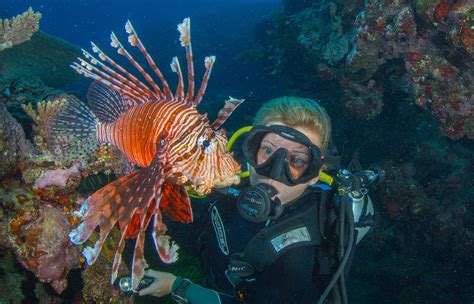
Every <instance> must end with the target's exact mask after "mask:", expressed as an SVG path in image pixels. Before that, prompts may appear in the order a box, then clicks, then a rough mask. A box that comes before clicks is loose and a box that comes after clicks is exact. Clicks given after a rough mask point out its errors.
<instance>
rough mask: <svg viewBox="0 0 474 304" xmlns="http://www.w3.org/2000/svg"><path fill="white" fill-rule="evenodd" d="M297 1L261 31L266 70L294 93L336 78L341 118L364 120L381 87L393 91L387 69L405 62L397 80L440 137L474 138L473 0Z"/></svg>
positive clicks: (375, 110) (378, 108) (379, 102)
mask: <svg viewBox="0 0 474 304" xmlns="http://www.w3.org/2000/svg"><path fill="white" fill-rule="evenodd" d="M309 2H311V1H309ZM292 4H294V3H293V1H287V2H286V5H287V6H291V5H292ZM295 5H296V7H299V8H300V9H298V12H297V13H287V14H286V15H282V14H279V15H275V16H274V18H273V23H272V24H271V25H269V26H267V30H266V31H261V32H263V33H264V34H262V36H261V37H260V40H261V41H262V44H263V45H264V52H265V55H266V56H264V58H266V59H265V60H266V65H267V68H268V70H269V71H271V73H270V74H273V75H282V76H284V77H285V78H288V81H287V83H289V84H290V87H291V88H292V89H293V90H294V88H295V87H296V88H297V87H301V88H302V89H304V91H306V92H309V93H310V94H311V91H312V90H316V89H317V88H318V87H320V86H321V84H322V83H324V82H325V81H335V82H336V83H337V85H338V87H339V88H340V89H341V90H342V92H343V94H342V99H341V101H342V103H343V108H344V109H345V113H346V116H353V117H355V118H359V119H366V120H367V119H374V118H375V117H377V116H378V115H379V114H380V113H381V112H382V110H383V108H384V107H383V104H384V102H385V101H384V99H385V98H386V97H385V96H387V95H388V94H386V93H385V91H389V92H392V91H393V90H394V89H395V88H393V87H387V86H382V85H381V83H383V82H384V79H387V78H390V77H393V75H390V74H388V72H389V71H390V70H392V69H393V66H399V65H401V64H403V63H404V65H405V66H406V69H405V73H404V74H402V75H399V81H398V82H399V83H400V82H402V81H403V82H404V83H405V85H406V89H405V91H406V92H408V93H409V94H410V95H411V96H412V98H411V102H412V103H413V104H418V105H419V106H421V107H422V109H425V110H427V111H429V112H430V113H431V114H432V115H433V116H434V117H435V118H436V119H437V121H438V123H439V129H440V131H441V133H442V134H443V135H445V136H447V137H449V138H451V139H455V140H457V139H461V138H463V137H466V138H469V139H472V138H473V125H474V109H473V107H474V106H473V96H472V91H473V87H472V86H473V83H474V81H473V80H474V72H473V70H474V69H473V67H474V61H473V60H472V59H473V45H474V29H473V27H472V24H473V15H474V14H473V13H474V5H473V4H472V1H465V0H460V1H442V0H439V1H413V2H410V1H386V0H371V1H366V2H365V3H364V4H362V3H357V2H354V3H353V2H350V1H343V0H340V1H334V2H333V1H322V2H317V1H312V2H311V4H309V3H308V1H307V2H304V3H300V2H297V4H295ZM301 6H303V7H305V8H304V9H303V8H301ZM293 10H294V8H290V9H287V12H292V11H293ZM291 48H293V49H294V51H292V50H291ZM295 66H304V67H305V71H301V70H299V69H295V68H294V67H295ZM304 74H307V75H311V77H309V76H305V75H304ZM315 75H318V76H319V77H318V78H315V77H314V76H315ZM407 79H408V82H407V81H406V80H407ZM374 81H375V82H376V83H377V85H376V86H373V85H372V84H373V83H375V82H374ZM310 82H313V85H312V86H311V84H310ZM323 85H324V84H323ZM313 88H314V89H313ZM370 91H372V92H370Z"/></svg>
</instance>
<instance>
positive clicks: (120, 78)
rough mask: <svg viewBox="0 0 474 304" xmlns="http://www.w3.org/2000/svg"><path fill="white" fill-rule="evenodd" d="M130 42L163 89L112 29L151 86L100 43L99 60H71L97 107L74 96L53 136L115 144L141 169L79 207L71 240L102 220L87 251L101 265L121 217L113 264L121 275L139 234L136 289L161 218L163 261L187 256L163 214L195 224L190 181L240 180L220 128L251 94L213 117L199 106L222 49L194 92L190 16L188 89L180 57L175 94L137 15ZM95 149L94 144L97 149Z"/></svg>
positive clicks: (81, 238)
mask: <svg viewBox="0 0 474 304" xmlns="http://www.w3.org/2000/svg"><path fill="white" fill-rule="evenodd" d="M125 30H126V32H127V33H128V41H129V43H130V44H131V45H132V46H135V47H138V49H139V50H140V52H141V53H142V54H143V56H144V57H145V59H146V61H147V62H148V64H149V65H150V67H151V69H152V70H153V72H154V73H155V74H156V75H157V76H158V78H159V79H160V82H161V87H160V86H159V85H158V84H157V83H155V81H154V80H153V79H152V77H151V76H150V75H149V74H148V73H147V72H146V71H145V69H144V68H143V67H142V66H141V65H140V64H139V63H138V62H137V61H136V60H135V59H134V58H133V57H132V55H130V53H129V52H128V51H127V50H126V49H125V47H124V46H123V45H122V44H121V43H120V41H119V39H118V38H117V36H116V35H115V34H114V33H113V32H112V34H111V41H112V42H111V45H112V47H114V48H116V49H117V52H118V53H119V54H120V55H123V56H125V57H126V58H127V59H128V60H129V61H130V63H131V64H132V65H133V66H134V67H135V68H136V69H137V70H138V71H139V72H140V74H141V76H143V78H144V79H145V80H146V82H148V85H147V84H145V83H144V82H142V81H141V80H139V78H137V77H136V76H134V75H132V74H131V73H129V72H128V71H127V70H126V69H125V68H123V67H122V66H121V65H119V64H118V63H116V62H115V61H114V60H112V59H111V58H110V57H109V56H107V55H106V54H105V53H104V52H103V51H102V50H100V49H99V47H98V46H97V45H96V44H94V43H93V42H91V43H92V50H93V52H94V53H96V54H97V55H98V58H96V57H94V56H93V55H91V54H90V53H88V52H87V51H85V50H82V52H83V55H84V57H85V59H81V58H78V60H79V62H74V63H73V64H72V65H71V67H72V68H73V69H74V70H76V71H77V72H78V73H79V74H82V75H84V76H85V77H89V78H92V79H94V80H95V81H94V82H93V83H92V84H91V87H90V88H89V91H88V96H87V97H88V102H89V106H90V108H89V107H87V106H86V105H85V104H83V103H82V102H81V101H80V100H78V99H75V98H72V99H71V100H70V101H69V103H68V105H67V106H66V108H65V109H64V110H63V112H61V113H60V114H58V115H57V116H56V118H55V119H54V121H53V122H52V124H51V128H50V134H49V135H50V138H51V141H53V142H55V144H56V146H58V147H61V148H62V149H63V150H64V147H67V146H68V145H74V142H75V143H76V145H77V143H78V142H79V143H81V149H82V150H83V151H85V150H87V149H88V150H89V151H90V150H91V149H92V148H93V147H96V146H98V144H102V143H109V144H111V145H113V146H115V147H117V148H118V149H119V150H120V151H121V152H122V153H123V154H124V156H125V157H126V158H127V159H128V160H129V161H130V162H131V163H134V164H136V165H138V166H139V167H141V168H140V169H138V170H136V171H133V172H132V173H130V174H128V175H126V176H123V177H121V178H119V179H117V180H115V181H114V182H112V183H110V184H108V185H106V186H104V187H103V188H101V189H99V190H98V191H96V192H95V193H93V194H92V195H91V196H90V197H89V198H87V199H86V200H85V202H84V203H83V204H82V206H81V208H80V210H79V211H77V212H76V214H77V215H78V216H80V217H81V223H80V225H79V226H78V227H77V228H76V229H74V230H72V231H71V233H70V234H69V237H70V239H71V241H72V242H73V243H74V244H77V245H79V244H83V243H84V242H85V241H87V240H88V238H89V237H90V235H91V233H92V232H93V231H94V230H95V229H96V228H97V227H99V238H98V240H97V241H96V242H95V245H94V246H93V247H90V246H88V247H85V248H84V249H83V252H82V254H83V256H84V257H85V259H86V261H87V263H88V264H89V265H91V264H93V263H94V262H95V261H96V259H97V257H98V255H99V254H100V251H101V248H102V246H103V244H104V242H105V240H106V239H107V236H108V234H109V233H110V231H111V230H112V228H113V227H114V226H115V224H116V223H118V225H119V228H120V231H121V238H120V241H119V243H118V245H117V249H116V252H115V257H114V261H113V266H112V275H111V282H112V283H113V282H114V281H115V279H116V278H117V273H118V269H119V265H120V263H121V256H122V252H123V250H124V247H125V239H127V238H136V242H135V249H134V254H133V262H132V265H131V267H132V269H131V273H132V274H131V276H132V285H133V288H134V289H136V287H137V286H138V283H139V281H140V279H141V278H142V277H143V275H144V268H145V267H146V262H145V260H144V240H145V231H146V228H147V226H148V224H149V223H150V221H151V219H152V218H153V239H154V243H155V247H156V250H157V252H158V254H159V256H160V258H161V259H162V260H163V261H164V262H166V263H172V262H174V261H175V260H176V259H177V249H178V246H177V245H176V244H175V243H174V242H172V241H171V239H170V237H169V236H168V235H166V234H165V232H166V230H167V228H166V226H165V224H164V223H163V215H166V216H167V217H168V218H170V219H171V220H174V221H180V222H191V221H192V220H193V214H192V209H191V204H190V199H189V197H188V193H187V191H186V189H185V186H189V187H190V188H191V190H193V191H195V192H197V193H198V194H207V193H209V192H210V191H211V190H212V189H213V188H215V187H223V186H228V185H231V184H235V183H238V182H239V177H238V173H239V172H240V166H239V164H238V163H237V162H236V161H235V159H234V158H233V156H232V155H231V154H230V153H229V152H227V151H226V144H227V138H226V135H225V131H224V130H223V129H219V128H220V126H221V125H222V124H223V123H224V121H225V120H226V119H227V118H228V117H229V115H230V114H231V113H232V111H233V110H234V109H235V108H236V107H237V106H238V105H239V104H240V103H241V102H242V101H243V100H238V99H233V98H230V99H229V100H228V101H226V103H225V105H224V107H223V108H222V109H221V110H220V112H219V113H218V115H217V118H216V120H215V121H214V122H213V123H210V122H209V120H208V119H207V115H201V114H199V113H198V111H197V110H196V107H197V106H198V105H199V103H200V101H201V100H202V97H203V95H204V92H205V90H206V87H207V83H208V80H209V76H210V74H211V69H212V66H213V64H214V61H215V56H210V57H206V58H205V61H204V63H205V67H206V70H205V73H204V76H203V80H202V84H201V87H200V89H199V91H198V93H197V95H196V96H194V90H195V89H194V63H193V54H192V48H191V36H190V19H189V18H186V19H184V21H183V23H181V24H179V25H178V31H179V32H180V42H181V45H182V46H183V47H184V48H185V49H186V61H187V72H188V77H187V78H188V79H187V80H188V81H187V82H188V84H187V92H185V90H184V81H183V74H182V72H181V68H180V65H179V61H178V59H177V57H174V58H173V60H172V62H171V69H172V70H173V72H175V73H176V74H177V76H178V82H177V89H176V91H175V93H174V94H173V93H172V92H171V90H170V87H169V85H168V83H167V82H166V80H165V78H164V77H163V74H162V73H161V71H160V70H159V69H158V67H157V66H156V64H155V62H154V60H153V59H152V58H151V56H150V55H149V54H148V52H147V50H146V49H145V46H144V45H143V43H142V42H141V40H140V39H139V37H138V35H137V34H136V32H135V29H134V28H133V26H132V24H131V23H130V21H127V22H126V24H125ZM91 147H92V148H91Z"/></svg>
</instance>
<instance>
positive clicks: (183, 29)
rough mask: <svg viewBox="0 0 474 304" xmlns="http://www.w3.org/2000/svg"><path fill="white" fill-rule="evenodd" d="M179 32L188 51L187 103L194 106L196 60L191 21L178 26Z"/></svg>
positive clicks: (186, 19) (187, 19)
mask: <svg viewBox="0 0 474 304" xmlns="http://www.w3.org/2000/svg"><path fill="white" fill-rule="evenodd" d="M178 31H179V41H180V42H181V46H183V47H184V48H185V49H186V62H187V64H188V92H187V93H186V101H187V103H188V104H189V105H193V98H194V59H193V48H192V46H191V19H189V18H185V19H184V20H183V22H182V23H180V24H178Z"/></svg>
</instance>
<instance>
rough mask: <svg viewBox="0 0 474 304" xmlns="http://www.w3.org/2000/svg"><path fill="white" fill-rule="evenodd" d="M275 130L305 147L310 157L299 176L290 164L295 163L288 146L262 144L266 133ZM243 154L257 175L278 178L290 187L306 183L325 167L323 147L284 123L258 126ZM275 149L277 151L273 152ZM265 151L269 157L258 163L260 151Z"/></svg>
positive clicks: (250, 136) (253, 130)
mask: <svg viewBox="0 0 474 304" xmlns="http://www.w3.org/2000/svg"><path fill="white" fill-rule="evenodd" d="M269 133H275V134H277V135H279V136H281V137H283V138H286V139H288V140H290V141H293V142H297V143H300V144H302V145H303V146H304V149H307V150H305V151H304V152H305V153H304V155H305V157H306V158H308V157H309V159H305V164H304V166H305V167H304V171H303V172H302V173H301V174H299V175H298V176H293V174H292V172H291V168H290V166H295V161H294V158H295V156H294V155H291V153H290V152H289V151H288V150H287V149H285V148H284V147H279V148H275V149H268V151H267V150H264V151H263V152H262V149H267V148H266V147H263V146H262V140H263V138H264V137H265V135H267V134H269ZM242 150H243V153H244V155H245V157H246V159H247V161H248V163H249V164H250V165H251V166H252V167H253V168H255V171H256V172H257V174H259V175H262V176H265V177H267V178H270V179H273V180H276V181H278V182H281V183H283V184H285V185H288V186H294V185H298V184H302V183H305V182H307V181H309V180H311V179H313V178H315V177H317V176H318V175H319V170H320V169H321V166H322V157H321V150H320V149H319V147H318V146H316V145H315V144H313V143H312V142H311V140H309V138H308V137H307V136H306V135H304V134H303V133H301V132H299V131H297V130H295V129H293V128H290V127H287V126H282V125H271V126H261V125H259V126H255V127H253V128H252V130H251V131H250V132H249V134H248V135H247V137H246V139H245V141H244V143H243V146H242ZM273 150H274V151H273ZM259 153H265V159H264V160H263V161H261V162H260V163H259V162H258V154H259Z"/></svg>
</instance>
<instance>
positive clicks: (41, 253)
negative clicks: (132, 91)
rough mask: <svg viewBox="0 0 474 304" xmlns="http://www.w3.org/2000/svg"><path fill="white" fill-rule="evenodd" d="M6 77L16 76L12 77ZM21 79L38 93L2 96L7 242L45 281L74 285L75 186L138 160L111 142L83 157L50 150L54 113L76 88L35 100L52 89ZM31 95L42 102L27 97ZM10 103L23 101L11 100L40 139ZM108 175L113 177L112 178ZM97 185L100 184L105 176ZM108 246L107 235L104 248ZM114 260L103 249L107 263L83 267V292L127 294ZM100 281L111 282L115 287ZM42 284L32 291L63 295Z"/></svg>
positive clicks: (1, 231)
mask: <svg viewBox="0 0 474 304" xmlns="http://www.w3.org/2000/svg"><path fill="white" fill-rule="evenodd" d="M5 83H7V84H10V85H11V84H12V82H11V81H6V82H5ZM16 83H17V84H21V86H22V89H21V90H22V91H24V92H33V94H31V93H27V94H25V95H23V96H27V98H24V99H21V98H20V96H22V95H21V94H8V95H5V94H4V95H3V99H2V100H1V101H2V102H0V115H1V117H2V119H1V124H0V151H1V153H2V154H3V155H5V158H4V159H5V161H3V159H2V162H1V166H0V168H1V171H0V172H1V173H2V174H1V175H0V180H1V187H0V237H1V238H0V239H1V241H0V247H1V248H0V249H1V250H2V251H3V250H5V251H6V252H12V253H13V254H14V255H15V256H16V258H17V260H18V261H19V262H20V263H21V265H23V267H24V268H26V269H28V270H30V271H31V272H33V273H34V275H35V276H36V277H37V278H38V280H39V281H40V282H43V283H47V284H50V285H51V286H52V287H53V289H54V290H55V291H56V292H57V293H58V294H61V293H62V292H63V291H64V290H65V289H66V287H67V278H66V277H67V275H68V273H69V271H70V270H71V269H74V268H78V267H81V263H80V260H81V259H80V255H79V249H80V248H77V247H76V246H73V245H72V244H71V242H70V240H69V237H68V234H69V232H70V230H71V227H72V226H73V225H77V221H78V219H77V218H76V217H75V216H74V211H76V210H77V209H78V208H79V207H80V203H81V202H82V201H83V197H81V196H80V195H79V194H78V192H77V191H76V190H77V189H78V187H79V185H81V183H82V181H83V179H84V178H86V177H87V176H89V175H96V174H97V173H99V172H100V173H101V174H104V175H105V176H110V175H111V174H112V172H113V173H115V175H116V176H121V174H124V173H126V172H128V171H129V170H131V166H130V164H128V163H127V162H125V161H123V160H124V158H123V157H122V155H121V154H119V152H118V151H116V150H114V149H112V148H111V147H110V146H108V145H102V146H99V147H98V149H97V151H96V152H95V153H92V154H91V155H89V158H87V159H83V162H82V163H81V162H77V160H75V159H62V158H58V157H57V156H56V155H55V154H54V151H53V152H52V151H51V150H52V147H51V146H50V141H49V140H50V138H49V136H50V135H49V128H50V127H51V119H52V118H54V117H55V116H56V115H57V114H58V113H59V112H60V111H61V110H62V109H63V108H64V107H65V106H67V103H68V100H69V98H71V96H70V95H67V94H63V93H61V94H57V93H58V92H55V94H49V95H47V98H46V100H36V98H37V97H34V94H35V93H34V92H48V90H47V89H46V90H45V88H44V87H41V85H40V84H39V85H38V83H33V84H34V87H29V86H28V84H29V82H16ZM15 88H18V87H17V86H15ZM12 91H13V90H12ZM10 93H12V92H11V91H10ZM30 94H31V95H30ZM39 96H41V93H40V94H39ZM19 98H20V99H19ZM30 98H31V99H33V100H35V102H33V103H30V104H25V101H29V100H31V99H30ZM5 103H6V104H7V105H11V104H14V105H19V106H20V107H10V108H11V109H18V108H19V109H21V110H19V111H21V112H22V113H23V114H20V112H16V114H17V116H18V117H20V118H21V120H22V121H23V123H24V127H25V128H27V129H28V130H31V131H32V132H31V133H32V134H30V135H31V136H30V137H29V139H32V141H33V143H31V142H30V140H29V139H27V138H26V137H25V132H24V131H23V128H22V126H21V125H20V124H19V123H18V122H17V121H16V120H15V119H14V118H13V117H12V116H11V115H10V113H9V112H8V111H7V107H6V106H5ZM31 124H33V126H31ZM106 180H108V181H110V179H109V178H106ZM96 186H98V187H100V186H101V184H100V183H99V184H97V185H96ZM112 241H113V239H111V240H110V242H112ZM108 242H109V241H108ZM108 246H109V245H108V243H106V244H105V245H104V248H107V247H108ZM105 251H106V250H105ZM111 252H112V251H111ZM112 260H113V254H110V256H108V259H107V258H105V257H104V258H103V261H101V263H97V265H98V266H97V268H94V270H90V271H89V272H90V273H87V274H84V275H83V279H84V292H83V298H84V299H87V300H88V301H89V300H90V301H92V300H93V301H97V302H101V301H109V300H110V299H112V300H113V299H115V300H113V301H115V302H116V303H126V302H128V299H126V298H125V297H124V296H123V295H122V294H121V293H119V292H118V291H117V290H116V289H114V288H113V287H112V286H111V285H110V283H109V282H108V279H109V277H108V276H104V275H103V274H104V268H103V267H109V268H110V267H111V266H110V265H111V263H112ZM100 267H102V268H100ZM108 272H109V271H108ZM108 272H107V273H108ZM125 272H127V270H126V269H123V270H122V273H125ZM99 283H100V284H99ZM38 286H39V287H38ZM99 287H103V288H107V289H108V290H109V292H108V293H107V292H104V289H102V288H99ZM98 288H99V289H98ZM36 291H37V292H36V294H33V293H30V296H34V297H36V298H37V299H38V300H41V301H46V302H47V301H61V299H60V298H59V297H58V296H57V295H53V294H51V292H50V291H48V290H47V289H45V288H44V287H43V286H42V285H37V288H36ZM19 292H20V294H21V291H19ZM15 293H16V291H15ZM20 298H21V296H18V299H20ZM48 299H49V300H48Z"/></svg>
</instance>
